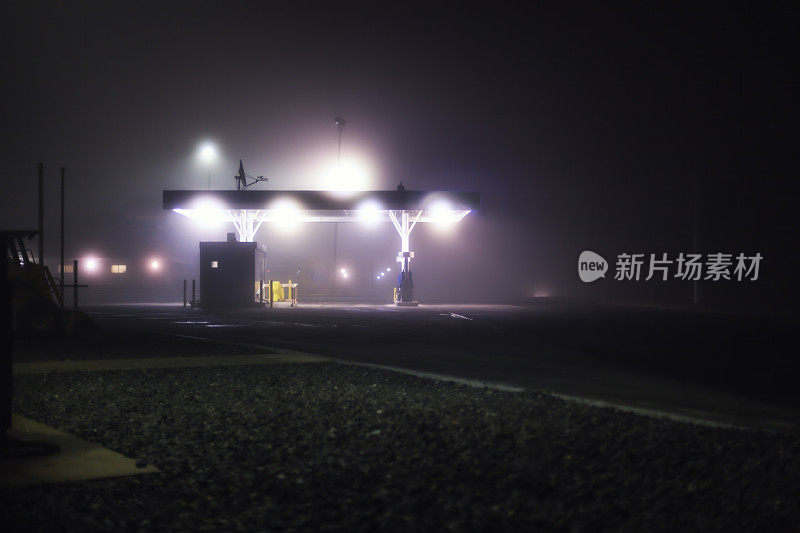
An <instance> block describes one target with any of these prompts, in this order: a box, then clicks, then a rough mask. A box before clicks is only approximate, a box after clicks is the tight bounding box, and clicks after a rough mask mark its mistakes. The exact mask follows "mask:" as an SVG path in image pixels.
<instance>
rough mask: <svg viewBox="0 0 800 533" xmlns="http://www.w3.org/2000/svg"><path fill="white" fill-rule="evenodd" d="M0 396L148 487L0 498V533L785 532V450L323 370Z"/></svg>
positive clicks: (706, 432)
mask: <svg viewBox="0 0 800 533" xmlns="http://www.w3.org/2000/svg"><path fill="white" fill-rule="evenodd" d="M15 386H16V398H15V411H16V412H17V413H20V414H22V415H24V416H28V417H30V418H33V419H35V420H37V421H41V422H44V423H47V424H50V425H53V426H56V427H58V428H61V429H64V430H66V431H68V432H70V433H73V434H76V435H78V436H80V437H82V438H85V439H87V440H91V441H93V442H97V443H101V444H102V445H104V446H106V447H108V448H111V449H113V450H117V451H120V452H122V453H124V454H126V455H128V456H131V457H134V458H137V459H139V460H141V461H142V462H147V463H152V464H155V465H156V466H158V467H159V468H160V469H161V470H162V472H161V473H159V474H153V475H144V476H133V477H128V478H119V479H110V480H97V481H91V482H79V483H70V484H58V485H49V486H38V487H31V488H26V489H14V490H12V491H0V501H2V504H0V507H1V508H0V516H2V520H5V521H10V522H11V525H12V527H13V528H15V529H25V530H62V529H66V530H85V529H102V530H318V529H331V530H346V531H370V530H374V529H377V528H381V529H388V530H403V531H407V530H447V529H455V530H493V531H498V530H514V531H522V530H524V531H528V530H578V531H584V530H592V531H594V530H627V531H662V530H663V531H667V530H669V531H675V530H702V531H709V530H714V531H731V530H750V531H756V530H757V531H797V530H798V528H800V436H798V435H794V434H770V433H763V432H755V431H739V430H732V429H720V428H709V427H701V426H695V425H691V424H686V423H677V422H671V421H667V420H660V419H652V418H646V417H641V416H638V415H634V414H629V413H621V412H617V411H614V410H611V409H601V408H595V407H589V406H585V405H579V404H575V403H570V402H565V401H561V400H558V399H555V398H552V397H550V396H547V395H541V394H537V393H509V392H498V391H495V390H490V389H478V388H472V387H468V386H465V385H460V384H454V383H446V382H439V381H433V380H428V379H423V378H417V377H413V376H408V375H404V374H396V373H392V372H388V371H383V370H378V369H372V368H364V367H352V366H346V365H341V364H334V363H331V364H311V365H278V366H269V367H265V366H252V367H224V368H223V367H205V368H187V369H159V370H148V371H112V372H85V373H79V372H73V373H62V374H49V375H26V376H18V377H16V378H15Z"/></svg>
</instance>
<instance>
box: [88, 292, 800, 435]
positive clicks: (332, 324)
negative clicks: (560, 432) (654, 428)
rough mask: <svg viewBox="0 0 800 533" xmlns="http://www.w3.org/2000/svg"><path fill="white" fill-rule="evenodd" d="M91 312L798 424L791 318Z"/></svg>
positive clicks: (649, 311) (137, 323)
mask: <svg viewBox="0 0 800 533" xmlns="http://www.w3.org/2000/svg"><path fill="white" fill-rule="evenodd" d="M85 310H86V311H87V312H88V313H89V314H90V315H91V316H92V317H93V318H94V319H95V320H96V321H97V323H98V324H99V325H100V326H101V328H102V329H103V330H105V331H127V332H131V331H142V332H150V333H158V334H163V335H183V336H190V337H197V338H204V339H211V340H216V341H230V342H238V343H246V344H254V345H259V346H265V347H277V348H283V349H290V350H296V351H301V352H306V353H312V354H317V355H325V356H329V357H334V358H336V359H339V360H343V361H350V362H357V363H364V364H373V365H379V366H386V367H393V368H399V369H404V370H407V371H413V372H425V373H432V374H436V375H438V376H448V377H456V378H462V379H466V380H477V381H481V382H486V383H489V384H499V385H506V386H511V387H521V388H525V389H529V390H540V391H546V392H550V393H553V394H557V395H559V396H562V397H569V398H573V399H578V400H580V401H585V402H589V403H594V404H600V405H613V406H616V407H620V408H624V409H629V410H634V411H640V412H647V413H651V414H656V415H659V416H668V417H672V418H678V419H689V420H692V421H697V422H702V423H709V424H723V425H734V426H742V427H750V428H762V429H774V430H783V429H790V430H797V429H800V393H799V392H798V388H797V387H796V386H795V383H796V379H797V377H798V363H797V361H796V359H795V356H794V353H793V351H792V350H791V345H790V344H789V342H791V341H792V340H793V333H794V331H796V329H797V322H796V321H794V320H791V319H775V318H770V319H767V318H758V317H746V316H737V315H733V314H720V313H705V312H697V311H692V310H686V309H663V308H656V307H632V306H614V305H599V304H577V303H569V302H558V301H545V302H542V303H539V304H536V305H529V306H504V305H422V306H420V307H418V308H397V307H394V306H392V305H372V304H370V305H367V304H346V303H331V304H325V303H317V304H301V305H299V306H298V307H295V308H291V307H287V306H286V304H277V305H276V307H275V308H273V309H264V308H256V309H246V310H237V311H226V312H206V311H203V310H197V309H196V310H188V309H185V308H183V307H181V306H180V305H143V304H130V305H106V306H94V307H88V308H86V309H85ZM143 355H146V354H143Z"/></svg>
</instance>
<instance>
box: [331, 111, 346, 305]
mask: <svg viewBox="0 0 800 533" xmlns="http://www.w3.org/2000/svg"><path fill="white" fill-rule="evenodd" d="M333 121H334V122H335V123H336V127H337V128H338V129H339V161H338V163H337V165H338V167H339V171H338V172H337V174H338V178H339V179H341V175H342V130H344V125H345V120H344V119H343V118H342V117H336V118H335V119H333ZM338 248H339V223H338V222H334V223H333V286H332V289H333V293H334V294H335V293H336V281H337V280H338V279H339V278H338V276H337V275H336V268H337V266H338V264H337V263H338V261H337V254H338Z"/></svg>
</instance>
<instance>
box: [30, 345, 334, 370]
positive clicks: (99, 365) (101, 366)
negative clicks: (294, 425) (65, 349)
mask: <svg viewBox="0 0 800 533" xmlns="http://www.w3.org/2000/svg"><path fill="white" fill-rule="evenodd" d="M276 351H277V350H276ZM330 361H333V359H331V358H329V357H323V356H319V355H311V354H303V353H299V352H286V351H282V352H281V353H270V354H245V355H210V356H197V357H144V358H141V359H95V360H84V361H42V362H38V363H15V364H14V375H24V374H45V373H47V372H74V371H95V370H146V369H153V368H186V367H198V366H244V365H276V364H293V363H327V362H330Z"/></svg>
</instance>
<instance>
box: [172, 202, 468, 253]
mask: <svg viewBox="0 0 800 533" xmlns="http://www.w3.org/2000/svg"><path fill="white" fill-rule="evenodd" d="M163 206H164V209H172V210H173V211H175V212H176V213H180V214H182V215H185V216H188V217H190V218H192V219H195V220H197V221H199V222H200V223H203V224H207V225H208V224H217V223H219V222H230V223H233V224H234V226H235V227H236V229H237V231H238V232H239V240H240V241H242V242H251V241H253V240H254V238H255V234H256V232H257V231H258V229H259V228H260V226H261V224H262V223H265V222H266V223H276V224H277V225H278V227H280V228H288V227H292V226H294V225H295V224H297V223H299V222H361V223H373V222H384V223H385V222H392V223H393V224H394V225H395V228H397V229H398V231H399V232H401V233H410V232H411V230H412V229H413V227H414V225H415V224H416V223H418V222H423V223H430V222H434V223H437V224H443V225H447V226H449V225H452V224H454V223H456V222H459V221H460V220H461V219H463V218H464V217H465V216H466V215H467V214H469V213H470V211H472V210H474V209H478V208H480V194H479V193H477V192H453V191H436V192H426V191H357V192H354V193H352V194H351V195H349V196H347V197H342V196H337V195H332V194H331V192H330V191H278V190H272V191H264V190H259V191H235V190H228V191H208V192H207V191H189V190H183V191H164V201H163ZM403 215H406V216H405V219H408V225H407V227H406V228H405V229H403V227H404V226H403V223H402V222H403V220H405V219H404V218H403Z"/></svg>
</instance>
